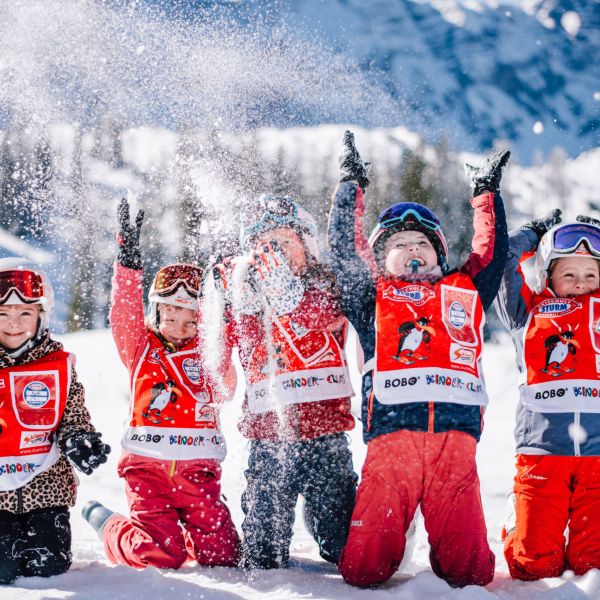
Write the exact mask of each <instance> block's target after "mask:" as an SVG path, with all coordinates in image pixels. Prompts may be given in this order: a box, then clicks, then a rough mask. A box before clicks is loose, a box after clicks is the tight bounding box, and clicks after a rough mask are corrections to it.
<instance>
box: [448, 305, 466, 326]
mask: <svg viewBox="0 0 600 600" xmlns="http://www.w3.org/2000/svg"><path fill="white" fill-rule="evenodd" d="M448 322H449V323H450V325H452V327H456V329H462V328H463V327H464V326H465V323H466V322H467V311H466V310H465V307H464V306H463V305H462V303H461V302H453V303H452V304H451V305H450V309H449V310H448Z"/></svg>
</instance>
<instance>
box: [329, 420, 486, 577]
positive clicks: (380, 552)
mask: <svg viewBox="0 0 600 600" xmlns="http://www.w3.org/2000/svg"><path fill="white" fill-rule="evenodd" d="M475 447H476V441H475V439H474V438H473V437H472V436H470V435H468V434H466V433H462V432H459V431H449V432H445V433H427V432H418V431H406V430H401V431H396V432H394V433H390V434H386V435H381V436H379V437H376V438H375V439H373V440H371V441H370V442H369V446H368V449H367V458H366V461H365V464H364V466H363V470H362V480H361V482H360V485H359V487H358V495H357V498H356V505H355V508H354V512H353V514H352V522H351V524H350V535H349V536H348V542H347V544H346V547H345V549H344V551H343V553H342V556H341V558H340V561H339V565H338V566H339V571H340V573H341V575H342V577H343V578H344V580H345V581H346V582H347V583H350V584H352V585H356V586H360V587H366V586H370V585H374V584H378V583H382V582H384V581H387V580H388V579H389V578H390V577H391V576H392V575H393V574H394V573H395V572H396V570H397V569H398V566H399V565H400V562H401V561H402V557H403V555H404V549H405V544H406V531H407V529H408V527H409V526H410V523H411V521H412V519H413V516H414V514H415V510H416V509H417V506H418V505H419V504H420V505H421V512H422V513H423V518H424V520H425V528H426V530H427V533H428V534H429V543H430V545H431V550H430V555H429V557H430V561H431V567H432V569H433V572H434V573H435V574H436V575H437V576H438V577H441V578H442V579H444V580H446V581H447V582H448V583H449V584H450V585H452V586H455V587H462V586H466V585H486V584H487V583H489V582H490V581H492V579H493V577H494V564H495V559H494V555H493V553H492V551H491V550H490V547H489V545H488V541H487V530H486V526H485V520H484V515H483V508H482V505H481V496H480V493H479V478H478V476H477V466H476V464H475Z"/></svg>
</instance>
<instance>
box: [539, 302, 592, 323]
mask: <svg viewBox="0 0 600 600" xmlns="http://www.w3.org/2000/svg"><path fill="white" fill-rule="evenodd" d="M581 306H582V304H581V302H577V300H573V299H571V298H547V299H546V300H542V301H541V302H540V303H539V304H538V305H537V306H536V307H535V308H534V309H533V310H534V314H535V316H536V317H542V318H548V319H549V318H554V317H561V316H563V315H568V314H569V313H572V312H573V311H575V310H577V309H578V308H581Z"/></svg>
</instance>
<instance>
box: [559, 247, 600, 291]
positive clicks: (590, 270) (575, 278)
mask: <svg viewBox="0 0 600 600" xmlns="http://www.w3.org/2000/svg"><path fill="white" fill-rule="evenodd" d="M598 265H599V263H598V260H596V259H595V258H588V257H583V256H569V257H565V258H559V259H558V260H557V261H556V262H555V263H554V266H553V267H552V271H551V275H552V289H553V290H554V293H555V294H556V295H557V296H559V297H560V298H567V297H569V296H581V295H582V294H589V293H591V292H593V291H595V290H597V289H598V287H600V270H599V266H598Z"/></svg>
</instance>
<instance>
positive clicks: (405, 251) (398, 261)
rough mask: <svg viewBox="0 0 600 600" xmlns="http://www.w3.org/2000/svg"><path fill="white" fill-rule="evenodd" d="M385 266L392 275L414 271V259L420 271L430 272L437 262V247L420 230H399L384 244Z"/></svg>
mask: <svg viewBox="0 0 600 600" xmlns="http://www.w3.org/2000/svg"><path fill="white" fill-rule="evenodd" d="M384 256H385V268H386V270H387V271H388V273H390V274H391V275H395V276H399V275H406V274H407V273H412V272H413V267H412V261H413V260H416V261H417V262H418V265H419V267H418V270H417V272H418V273H429V272H430V271H431V270H432V269H433V268H434V267H435V266H436V265H437V264H438V258H437V253H436V251H435V248H434V247H433V245H432V244H431V242H430V241H429V239H428V238H427V236H426V235H425V234H424V233H421V232H420V231H398V232H397V233H394V234H393V235H391V236H390V237H389V238H388V239H387V240H386V242H385V246H384Z"/></svg>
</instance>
